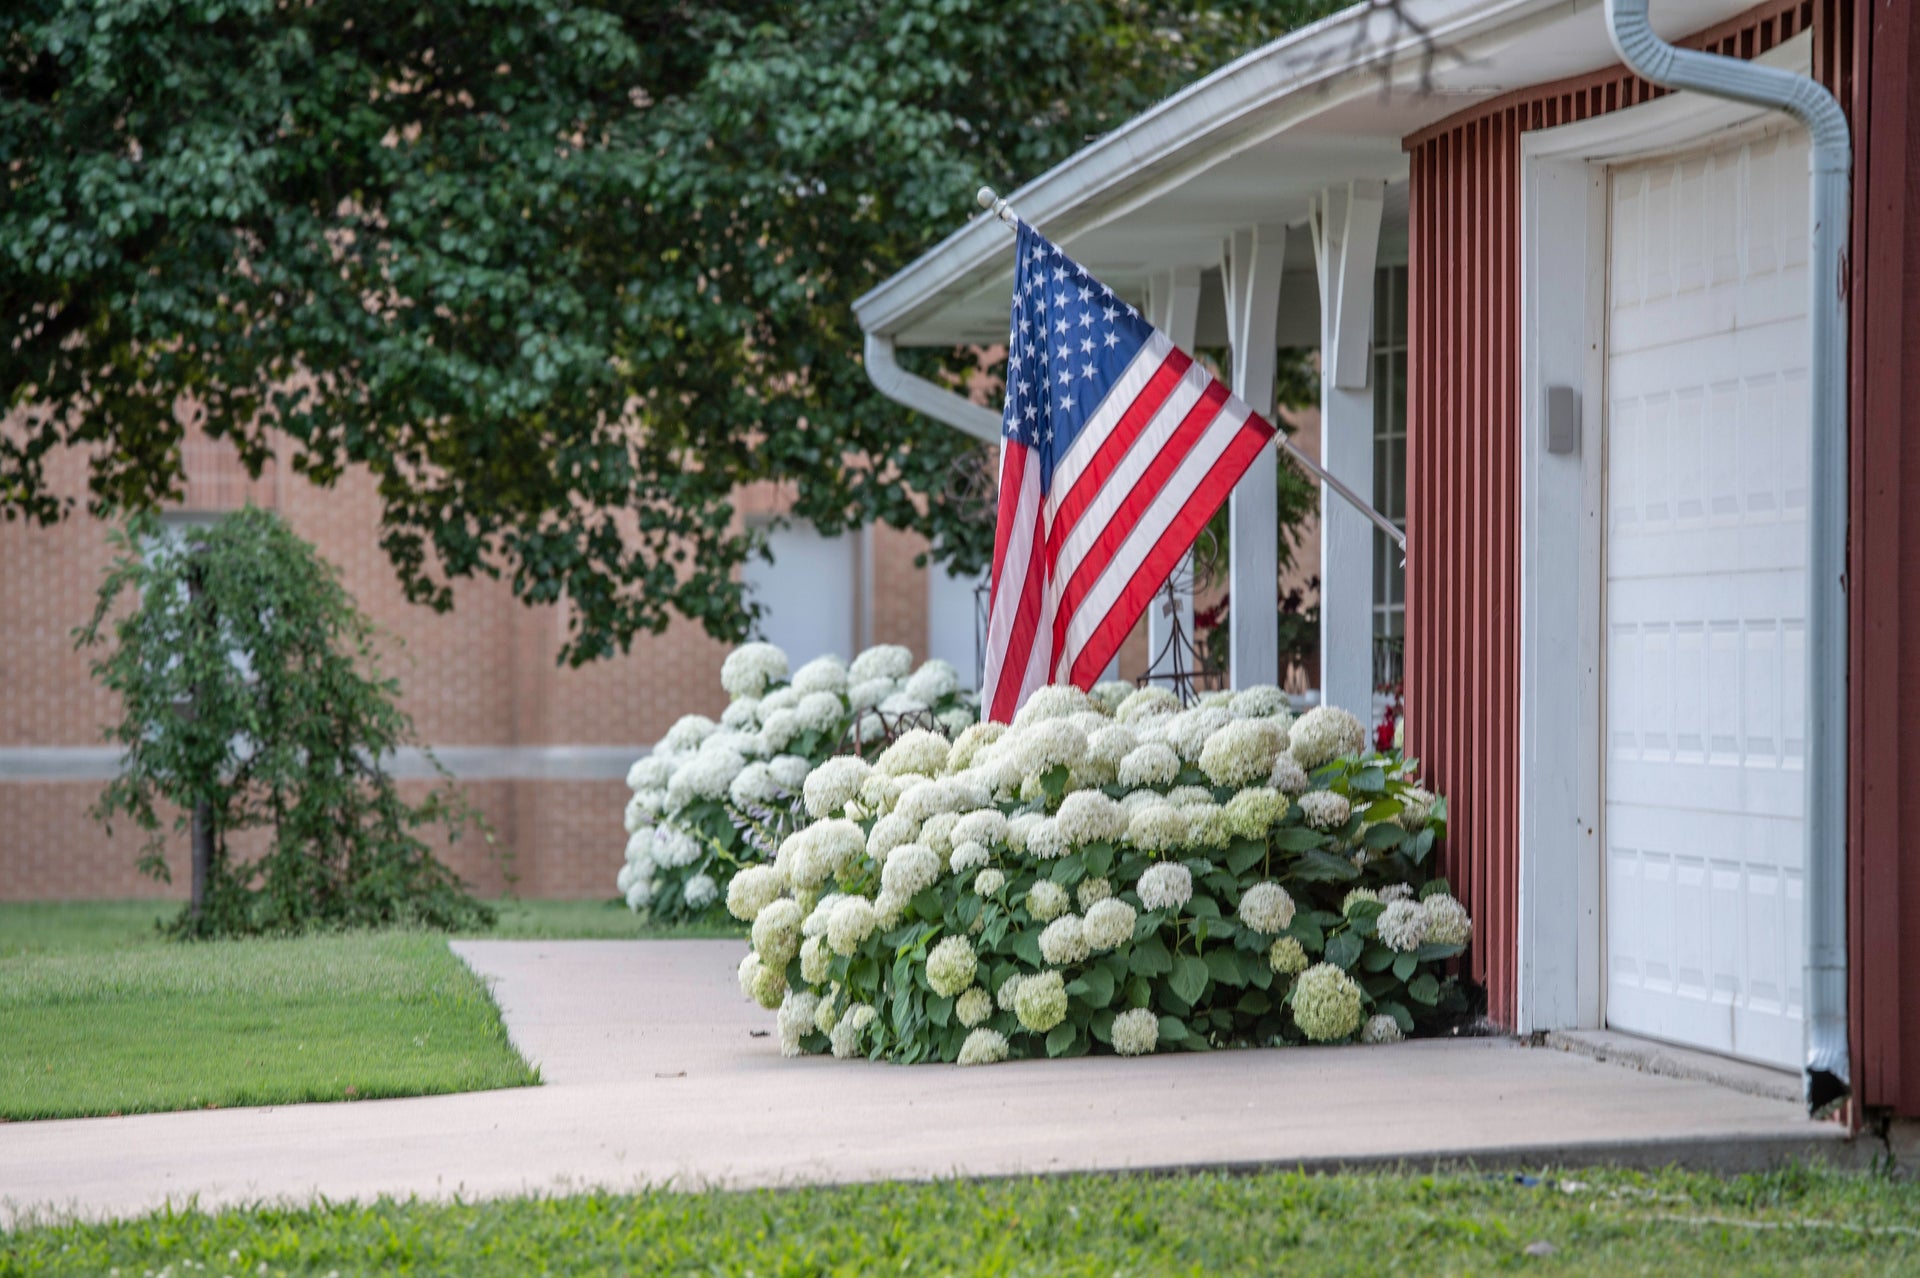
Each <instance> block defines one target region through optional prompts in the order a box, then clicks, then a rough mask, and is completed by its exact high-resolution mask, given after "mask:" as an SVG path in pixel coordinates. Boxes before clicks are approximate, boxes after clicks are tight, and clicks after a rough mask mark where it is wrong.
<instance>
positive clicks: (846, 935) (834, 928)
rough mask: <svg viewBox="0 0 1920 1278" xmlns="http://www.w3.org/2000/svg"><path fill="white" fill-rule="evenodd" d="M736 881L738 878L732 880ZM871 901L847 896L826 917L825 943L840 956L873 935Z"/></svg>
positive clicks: (850, 955)
mask: <svg viewBox="0 0 1920 1278" xmlns="http://www.w3.org/2000/svg"><path fill="white" fill-rule="evenodd" d="M734 881H735V882H736V883H737V882H739V880H738V879H735V880H734ZM875 922H876V920H875V918H874V914H873V902H871V901H869V900H867V898H866V897H864V896H849V897H847V898H845V899H844V900H842V901H839V902H837V903H836V904H835V905H834V907H833V913H832V915H830V916H829V917H828V919H827V944H828V945H830V946H832V947H833V952H834V953H835V954H838V955H840V956H841V957H842V958H851V957H852V956H853V954H854V952H855V951H857V950H858V949H859V948H860V946H861V944H862V943H863V942H864V941H865V940H866V939H867V938H868V937H869V936H872V935H873V929H874V925H875Z"/></svg>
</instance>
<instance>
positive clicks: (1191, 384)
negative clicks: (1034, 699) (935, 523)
mask: <svg viewBox="0 0 1920 1278" xmlns="http://www.w3.org/2000/svg"><path fill="white" fill-rule="evenodd" d="M1000 434H1001V447H1000V516H999V523H998V527H997V528H996V531H995V533H994V540H993V603H992V608H991V612H990V614H989V619H988V622H987V651H986V674H985V683H984V686H983V687H982V689H981V705H982V707H983V708H984V710H985V717H987V718H989V719H996V720H999V721H1001V722H1006V721H1008V720H1010V719H1012V718H1013V714H1014V711H1016V710H1018V709H1019V708H1020V706H1021V704H1022V703H1024V702H1025V701H1026V699H1027V698H1028V697H1029V696H1030V695H1032V693H1033V691H1034V690H1035V689H1036V688H1039V687H1041V686H1043V685H1045V684H1047V683H1050V682H1051V683H1068V682H1071V683H1074V684H1077V685H1078V686H1080V687H1082V688H1089V687H1092V686H1093V683H1094V681H1095V680H1097V679H1098V678H1099V677H1100V673H1101V671H1103V670H1105V669H1106V667H1107V663H1108V662H1109V661H1111V660H1112V659H1113V655H1114V653H1116V652H1118V651H1119V650H1120V644H1121V641H1122V640H1124V639H1125V638H1126V637H1127V634H1128V632H1129V631H1131V630H1132V629H1133V625H1134V622H1136V621H1138V620H1139V618H1140V614H1141V613H1142V612H1144V611H1145V610H1146V607H1147V605H1148V603H1150V602H1151V601H1152V599H1153V597H1154V595H1155V593H1156V592H1158V591H1159V589H1160V587H1161V586H1162V585H1164V584H1165V582H1166V580H1167V577H1168V576H1169V575H1170V574H1171V573H1172V572H1173V569H1174V566H1175V565H1176V564H1177V563H1178V562H1179V561H1180V557H1181V556H1182V555H1184V554H1185V553H1186V551H1187V548H1188V547H1189V546H1191V545H1192V544H1193V540H1194V538H1195V537H1197V536H1198V535H1199V533H1200V530H1201V528H1203V527H1204V526H1205V525H1206V522H1207V520H1208V519H1210V518H1212V516H1213V512H1214V511H1216V510H1218V509H1219V508H1220V503H1222V502H1224V501H1225V500H1226V499H1227V495H1228V494H1229V493H1230V492H1232V491H1233V485H1234V483H1235V482H1236V481H1237V480H1238V479H1239V478H1240V476H1241V475H1242V474H1244V473H1246V469H1247V467H1248V466H1250V465H1251V464H1252V463H1253V459H1254V458H1255V457H1257V456H1258V455H1259V454H1260V450H1261V449H1262V448H1264V447H1266V445H1267V442H1268V441H1269V440H1271V439H1272V438H1273V434H1274V429H1273V427H1272V426H1271V425H1270V424H1269V423H1267V422H1266V421H1264V420H1262V419H1261V418H1260V417H1259V416H1258V415H1256V414H1255V413H1254V412H1253V410H1252V409H1250V408H1248V407H1247V405H1246V404H1245V403H1244V402H1242V401H1241V400H1240V399H1239V397H1238V396H1235V395H1233V394H1232V393H1231V392H1229V391H1228V390H1227V388H1226V387H1224V386H1222V385H1221V384H1220V383H1219V381H1218V380H1216V379H1215V378H1214V377H1213V376H1212V375H1211V374H1210V373H1208V372H1207V370H1206V369H1205V368H1204V367H1203V366H1201V365H1200V364H1198V363H1195V362H1194V360H1193V358H1192V357H1191V356H1189V355H1188V354H1187V353H1186V352H1184V351H1182V350H1179V349H1178V348H1176V347H1175V346H1174V344H1173V343H1172V342H1171V341H1169V340H1167V337H1166V335H1165V334H1163V333H1161V332H1160V331H1159V330H1158V329H1156V328H1154V327H1153V326H1152V325H1150V324H1148V323H1147V322H1146V321H1145V320H1143V319H1142V318H1140V314H1139V312H1137V311H1136V310H1134V309H1133V308H1132V307H1131V306H1128V305H1127V304H1126V303H1125V302H1123V301H1121V300H1120V299H1119V298H1118V297H1116V296H1114V292H1113V290H1112V289H1110V288H1108V287H1106V286H1105V285H1103V284H1101V283H1100V282H1099V281H1097V280H1095V279H1094V278H1093V277H1092V276H1091V275H1089V274H1087V272H1086V270H1085V269H1084V268H1083V267H1081V265H1080V264H1079V263H1078V262H1075V261H1074V260H1073V259H1072V258H1070V257H1068V256H1067V255H1066V254H1065V253H1063V252H1061V251H1060V249H1059V247H1058V246H1056V245H1054V244H1052V243H1049V242H1048V241H1047V239H1046V237H1045V236H1042V235H1041V234H1040V233H1039V232H1037V231H1035V230H1034V229H1033V228H1032V227H1030V226H1027V225H1026V224H1025V223H1022V224H1021V225H1020V244H1019V259H1018V267H1017V269H1016V271H1015V274H1014V283H1013V324H1012V329H1011V331H1010V333H1009V334H1008V338H1007V404H1006V415H1005V418H1004V420H1003V421H1002V424H1001V430H1000Z"/></svg>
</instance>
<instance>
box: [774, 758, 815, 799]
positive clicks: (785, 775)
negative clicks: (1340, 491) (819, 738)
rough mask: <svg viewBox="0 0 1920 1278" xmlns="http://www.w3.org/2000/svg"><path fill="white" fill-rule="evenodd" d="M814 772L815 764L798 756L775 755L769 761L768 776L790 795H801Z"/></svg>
mask: <svg viewBox="0 0 1920 1278" xmlns="http://www.w3.org/2000/svg"><path fill="white" fill-rule="evenodd" d="M812 771H813V764H812V763H810V762H808V761H807V760H806V759H804V758H802V757H801V756H800V755H797V754H781V755H775V756H774V757H773V758H771V759H769V760H767V774H768V775H769V776H771V777H772V778H773V780H774V783H775V784H776V785H778V786H779V787H780V788H781V789H782V790H784V791H786V792H787V793H788V794H798V793H800V787H801V786H803V785H805V784H806V782H807V776H808V774H810V773H811V772H812Z"/></svg>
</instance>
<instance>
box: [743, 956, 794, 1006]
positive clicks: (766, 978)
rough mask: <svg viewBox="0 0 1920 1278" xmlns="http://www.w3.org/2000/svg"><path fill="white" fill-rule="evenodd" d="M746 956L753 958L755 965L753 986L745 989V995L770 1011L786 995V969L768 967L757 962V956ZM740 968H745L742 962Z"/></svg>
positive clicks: (778, 1004)
mask: <svg viewBox="0 0 1920 1278" xmlns="http://www.w3.org/2000/svg"><path fill="white" fill-rule="evenodd" d="M748 957H749V958H753V959H754V960H755V964H756V966H755V967H754V970H753V986H752V988H751V989H749V990H748V991H747V996H748V997H749V998H751V999H752V1000H753V1001H754V1002H756V1003H758V1004H759V1005H760V1006H762V1007H764V1008H766V1009H767V1010H768V1011H769V1012H771V1011H773V1010H775V1009H776V1008H778V1007H779V1006H780V1000H782V999H784V998H785V997H786V996H787V974H786V970H785V969H784V968H780V967H769V966H768V965H767V964H765V963H761V962H759V961H758V956H755V955H749V956H748ZM742 970H743V971H744V970H745V965H744V964H742Z"/></svg>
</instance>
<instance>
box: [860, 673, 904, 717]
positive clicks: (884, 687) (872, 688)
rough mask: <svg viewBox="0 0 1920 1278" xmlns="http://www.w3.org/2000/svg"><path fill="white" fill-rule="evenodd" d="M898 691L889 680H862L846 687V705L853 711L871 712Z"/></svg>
mask: <svg viewBox="0 0 1920 1278" xmlns="http://www.w3.org/2000/svg"><path fill="white" fill-rule="evenodd" d="M899 690H900V685H898V684H896V683H895V682H894V681H893V680H891V679H862V680H860V681H859V682H858V683H852V684H848V685H847V704H848V705H850V706H851V707H852V708H853V709H855V710H872V709H874V708H875V707H876V706H878V705H879V704H880V703H881V702H882V701H885V700H886V699H887V698H888V697H891V696H892V695H893V694H894V693H896V692H898V691H899Z"/></svg>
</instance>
